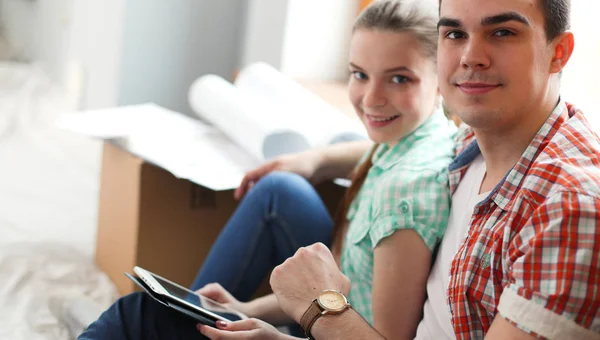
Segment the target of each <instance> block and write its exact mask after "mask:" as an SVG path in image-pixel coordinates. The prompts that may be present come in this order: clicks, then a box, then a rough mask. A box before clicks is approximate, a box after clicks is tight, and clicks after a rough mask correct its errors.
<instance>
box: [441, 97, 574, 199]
mask: <svg viewBox="0 0 600 340" xmlns="http://www.w3.org/2000/svg"><path fill="white" fill-rule="evenodd" d="M565 112H567V105H566V103H565V102H564V101H563V100H562V99H561V100H560V101H559V103H558V105H557V106H556V108H555V109H554V110H553V111H552V113H551V114H550V116H549V117H548V119H546V122H545V123H544V125H542V127H541V128H540V129H539V130H538V132H537V134H536V135H535V137H534V138H533V140H532V141H531V142H530V143H529V146H527V148H526V149H525V152H523V154H522V155H521V158H520V159H519V161H518V162H517V163H516V164H515V165H514V166H513V168H512V169H511V170H510V171H509V172H508V173H507V174H506V176H504V178H503V179H502V180H501V181H500V182H499V183H498V185H496V187H495V188H494V190H492V191H491V192H490V194H489V195H488V197H487V198H486V199H485V200H483V201H482V202H481V203H483V202H486V201H487V200H488V199H490V198H492V199H493V200H494V202H495V203H496V204H497V205H498V206H499V207H500V208H501V209H502V210H506V209H507V206H508V205H509V203H510V202H511V200H512V197H513V196H514V194H515V193H516V192H517V191H518V189H519V188H520V185H521V182H522V181H523V179H524V177H525V175H526V174H527V171H528V170H529V167H530V166H531V164H532V163H533V161H534V160H535V159H536V158H537V156H538V155H539V153H540V152H541V151H542V150H543V148H544V146H545V145H546V144H547V142H548V141H549V140H550V139H552V137H553V136H554V134H555V133H556V131H557V130H558V128H560V126H561V125H562V123H563V122H564V116H563V115H564V113H565ZM480 153H481V150H480V149H479V145H478V144H477V140H476V139H474V140H473V142H472V143H471V144H469V145H468V146H467V147H466V148H465V149H464V150H463V151H462V152H461V153H460V154H459V155H458V156H457V157H456V158H455V159H454V161H452V163H450V165H449V167H448V169H449V171H450V173H451V176H452V174H455V175H456V173H459V172H460V173H462V174H464V170H465V168H466V167H468V166H469V165H470V164H471V162H473V160H474V159H475V157H477V156H478V155H479V154H480ZM455 177H456V176H455ZM481 203H480V204H481Z"/></svg>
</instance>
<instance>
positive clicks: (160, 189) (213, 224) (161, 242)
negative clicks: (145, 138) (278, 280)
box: [96, 142, 344, 295]
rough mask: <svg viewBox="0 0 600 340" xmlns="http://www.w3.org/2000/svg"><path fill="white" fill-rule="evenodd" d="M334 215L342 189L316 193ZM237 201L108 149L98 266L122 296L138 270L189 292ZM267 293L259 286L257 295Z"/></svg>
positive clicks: (331, 186)
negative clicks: (129, 273)
mask: <svg viewBox="0 0 600 340" xmlns="http://www.w3.org/2000/svg"><path fill="white" fill-rule="evenodd" d="M318 190H319V193H320V194H321V196H322V198H323V200H324V201H325V203H326V205H327V206H328V208H329V209H330V211H331V212H332V213H333V211H334V209H335V208H336V207H337V204H338V202H339V200H340V199H341V197H342V194H343V190H344V188H342V187H339V186H337V185H335V184H333V183H327V184H324V185H322V186H320V187H319V188H318ZM236 206H237V202H236V201H235V200H234V198H233V193H232V191H231V190H228V191H219V192H216V191H213V190H210V189H207V188H205V187H202V186H199V185H197V184H195V183H192V182H190V181H188V180H185V179H179V178H176V177H175V176H173V175H172V174H171V173H170V172H168V171H166V170H164V169H162V168H160V167H158V166H155V165H153V164H150V163H148V162H146V161H144V160H142V159H140V158H138V157H135V156H133V155H132V154H130V153H128V152H127V151H125V150H123V149H121V148H120V147H118V146H116V145H113V144H111V143H110V142H105V144H104V151H103V155H102V175H101V190H100V207H99V215H98V236H97V249H96V261H97V263H98V265H99V266H100V268H101V269H102V270H103V271H105V272H106V273H107V274H108V275H109V277H110V278H111V279H112V280H113V281H114V282H115V284H116V286H117V288H118V290H119V292H120V293H121V294H128V293H131V292H133V291H135V289H136V286H135V285H134V283H133V282H131V281H130V280H129V279H128V278H126V277H125V276H124V275H123V272H131V270H132V269H133V267H134V266H136V265H138V266H141V267H144V268H147V269H148V270H150V271H153V272H156V273H158V274H160V275H161V276H164V277H167V278H169V279H171V280H173V281H175V282H177V283H180V284H182V285H185V286H190V285H191V283H192V281H193V279H194V278H195V276H196V273H197V272H198V269H199V268H200V267H201V265H202V263H203V261H204V259H205V257H206V255H207V254H208V251H209V250H210V248H211V246H212V244H213V242H214V240H215V239H216V238H217V236H218V234H219V232H220V230H221V228H222V227H223V226H224V225H225V223H226V222H227V220H228V218H229V216H231V214H232V213H233V212H234V210H235V208H236ZM266 292H268V287H263V288H262V290H261V292H260V293H259V295H261V294H264V293H266Z"/></svg>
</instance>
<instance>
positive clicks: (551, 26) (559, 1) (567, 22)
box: [440, 0, 571, 40]
mask: <svg viewBox="0 0 600 340" xmlns="http://www.w3.org/2000/svg"><path fill="white" fill-rule="evenodd" d="M440 1H441V0H440ZM539 1H540V2H541V5H542V10H543V11H544V27H545V29H546V38H548V40H552V39H554V38H556V37H557V36H559V35H560V34H562V33H564V32H565V31H566V30H568V29H569V28H571V0H539Z"/></svg>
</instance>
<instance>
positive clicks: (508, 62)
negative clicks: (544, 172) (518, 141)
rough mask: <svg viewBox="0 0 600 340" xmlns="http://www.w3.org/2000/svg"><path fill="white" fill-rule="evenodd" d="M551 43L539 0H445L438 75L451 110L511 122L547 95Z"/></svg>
mask: <svg viewBox="0 0 600 340" xmlns="http://www.w3.org/2000/svg"><path fill="white" fill-rule="evenodd" d="M552 58H553V48H552V46H551V44H549V43H548V40H547V39H546V35H545V32H544V15H543V11H542V8H541V7H540V1H539V0H501V1H499V0H443V1H442V3H441V7H440V27H439V49H438V75H439V82H440V91H441V93H442V95H443V96H444V101H445V102H446V105H447V106H448V108H449V109H450V111H451V112H453V113H455V114H456V115H458V117H459V118H460V119H461V120H463V121H464V122H465V123H467V124H468V125H470V126H472V127H474V128H478V129H498V128H500V129H502V128H511V127H514V126H515V125H516V124H519V123H520V122H523V121H524V120H525V121H526V120H527V119H526V118H527V117H526V115H528V114H531V115H533V114H535V112H537V111H539V110H540V105H542V104H541V103H542V102H544V101H547V100H548V96H549V95H550V94H549V93H548V91H549V88H550V87H549V84H550V83H549V82H550V73H551V71H550V65H551V61H552Z"/></svg>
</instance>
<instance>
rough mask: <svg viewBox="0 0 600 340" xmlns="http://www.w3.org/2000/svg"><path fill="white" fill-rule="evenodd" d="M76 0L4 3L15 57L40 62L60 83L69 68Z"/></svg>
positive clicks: (7, 34)
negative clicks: (67, 66)
mask: <svg viewBox="0 0 600 340" xmlns="http://www.w3.org/2000/svg"><path fill="white" fill-rule="evenodd" d="M73 3H74V0H36V1H25V0H3V10H2V13H1V14H2V23H3V24H4V34H5V38H6V39H7V40H8V42H9V43H10V45H11V46H12V48H13V49H14V50H15V54H16V55H17V56H18V57H21V58H23V59H26V60H34V61H37V62H39V63H40V64H41V65H42V66H43V67H44V68H45V69H46V70H47V71H48V72H49V74H50V76H51V77H52V78H54V79H56V80H61V79H62V77H63V74H64V71H65V69H66V60H67V56H68V51H69V43H70V42H69V39H70V27H71V18H72V17H71V13H72V6H73Z"/></svg>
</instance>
